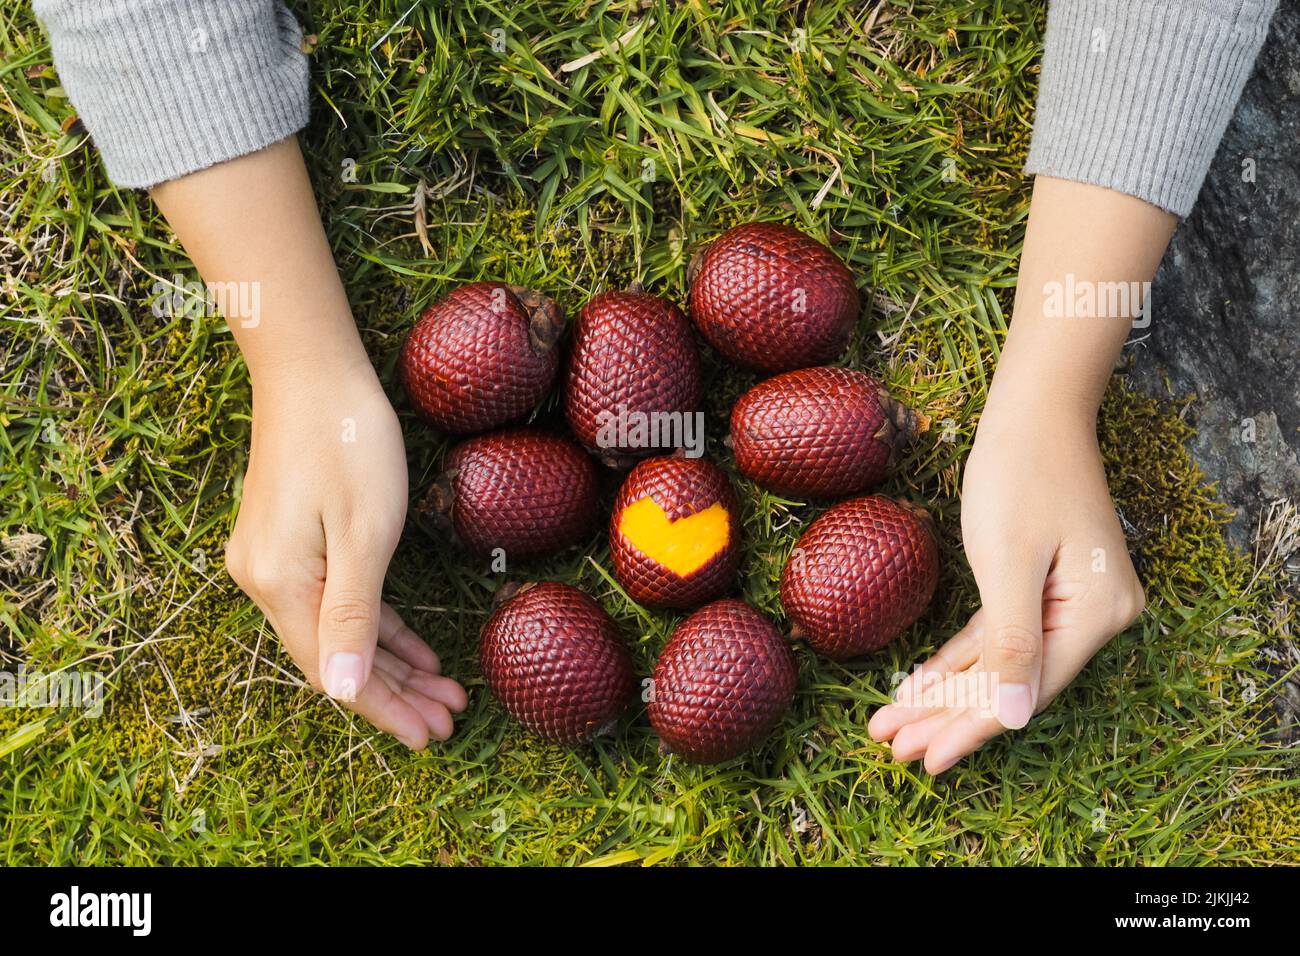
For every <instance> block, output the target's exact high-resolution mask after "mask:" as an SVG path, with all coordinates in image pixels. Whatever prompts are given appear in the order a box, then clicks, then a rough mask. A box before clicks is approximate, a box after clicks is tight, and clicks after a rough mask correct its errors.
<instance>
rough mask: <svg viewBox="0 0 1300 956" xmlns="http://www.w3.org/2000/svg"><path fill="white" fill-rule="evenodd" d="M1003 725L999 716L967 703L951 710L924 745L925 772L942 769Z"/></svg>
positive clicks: (937, 771) (1001, 731)
mask: <svg viewBox="0 0 1300 956" xmlns="http://www.w3.org/2000/svg"><path fill="white" fill-rule="evenodd" d="M1006 729H1007V728H1006V727H1004V726H1002V723H1001V721H1000V720H999V718H997V717H994V716H992V715H991V714H989V713H988V711H986V710H981V709H980V708H978V707H967V708H966V709H965V710H962V711H960V712H959V713H957V714H954V715H953V717H952V719H951V720H950V721H948V723H947V724H945V725H944V726H943V727H941V728H939V729H938V730H937V731H936V732H935V733H934V734H933V735H932V736H931V737H930V740H929V741H928V746H927V747H926V749H925V769H926V772H927V773H930V774H933V775H938V774H941V773H943V772H944V771H945V770H947V769H949V768H950V767H952V766H953V765H954V764H955V763H957V761H959V760H961V758H962V757H965V756H966V755H967V754H971V753H974V752H975V751H976V750H978V749H979V748H980V747H982V746H983V745H984V744H985V743H987V742H988V741H990V740H992V739H993V738H994V737H996V736H997V735H998V734H1000V733H1003V732H1004V731H1005V730H1006Z"/></svg>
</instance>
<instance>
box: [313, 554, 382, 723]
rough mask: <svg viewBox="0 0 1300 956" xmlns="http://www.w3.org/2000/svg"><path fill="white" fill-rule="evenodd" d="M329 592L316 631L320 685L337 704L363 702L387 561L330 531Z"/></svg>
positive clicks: (327, 587)
mask: <svg viewBox="0 0 1300 956" xmlns="http://www.w3.org/2000/svg"><path fill="white" fill-rule="evenodd" d="M325 546H326V549H327V550H326V568H325V589H324V592H323V593H322V594H321V602H320V620H319V624H318V626H317V631H316V642H317V645H318V647H319V653H320V662H321V683H322V685H323V686H324V688H325V693H327V694H329V695H330V696H331V697H333V698H334V699H335V700H341V701H354V700H358V699H360V694H361V691H362V690H363V689H364V688H365V686H366V682H367V681H368V680H369V678H370V669H371V667H372V666H373V664H374V657H375V644H376V642H377V641H378V640H379V619H380V615H381V608H382V606H383V602H382V600H381V598H380V592H381V590H382V589H383V585H384V570H385V568H386V567H387V566H388V556H387V555H381V554H377V553H376V552H375V549H373V548H357V547H355V546H353V547H349V546H348V542H347V541H335V540H331V539H330V537H329V529H326V542H325Z"/></svg>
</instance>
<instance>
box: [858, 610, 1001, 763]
mask: <svg viewBox="0 0 1300 956" xmlns="http://www.w3.org/2000/svg"><path fill="white" fill-rule="evenodd" d="M983 620H984V612H983V609H980V610H977V611H976V612H975V613H974V614H972V615H971V618H970V620H969V621H967V622H966V626H965V627H963V628H962V629H961V630H960V631H958V632H957V633H956V634H954V635H953V636H952V637H950V638H949V639H948V640H947V641H946V642H945V643H944V645H943V646H942V647H941V648H939V650H938V651H936V652H935V653H934V654H932V655H931V656H930V658H929V659H928V660H926V661H925V663H923V664H921V665H919V666H918V667H917V668H916V669H915V670H913V671H912V673H910V674H908V675H907V677H906V678H904V679H903V681H902V682H901V683H900V684H899V685H898V689H897V690H896V691H895V692H894V702H893V703H892V704H886V705H885V706H884V707H881V708H880V709H879V710H877V711H876V712H875V713H874V714H873V715H872V716H871V720H870V722H868V724H867V733H869V734H870V735H871V737H872V739H873V740H877V741H885V740H890V739H892V738H893V736H894V734H896V733H897V732H898V730H899V728H901V727H902V726H904V725H905V724H909V723H912V722H914V721H917V720H923V719H925V718H926V717H929V716H930V715H931V714H934V713H936V712H937V711H938V710H941V709H943V707H944V706H945V705H943V704H942V695H940V694H936V693H935V691H936V690H940V691H941V690H942V688H941V687H936V685H938V684H939V682H940V681H942V680H944V679H946V678H947V677H948V675H950V674H952V673H955V672H960V671H964V670H965V669H966V668H968V667H970V666H971V665H972V664H974V663H975V661H976V660H978V659H979V655H980V650H981V649H982V646H983V640H984V631H983V629H982V626H983Z"/></svg>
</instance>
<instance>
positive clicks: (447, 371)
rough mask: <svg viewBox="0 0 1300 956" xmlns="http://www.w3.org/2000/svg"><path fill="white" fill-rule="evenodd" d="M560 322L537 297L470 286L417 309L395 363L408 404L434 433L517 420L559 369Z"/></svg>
mask: <svg viewBox="0 0 1300 956" xmlns="http://www.w3.org/2000/svg"><path fill="white" fill-rule="evenodd" d="M563 329H564V316H563V315H562V314H561V313H560V310H559V309H558V308H557V307H556V305H555V303H554V302H553V301H551V300H550V299H548V298H546V297H545V296H543V295H539V294H538V293H536V292H531V291H529V290H528V289H524V288H521V287H519V286H513V285H505V284H503V283H500V282H472V283H470V284H469V285H463V286H461V287H460V288H458V289H456V290H455V291H453V292H452V293H451V294H450V295H448V296H447V297H446V298H445V299H443V300H442V301H440V302H437V303H435V304H433V305H431V306H429V308H427V309H426V310H425V311H424V314H423V315H421V316H420V320H419V321H418V322H416V323H415V327H414V328H412V329H411V332H410V334H409V335H407V337H406V342H405V344H403V346H402V355H401V359H400V361H399V364H398V368H399V371H400V374H401V379H402V385H403V387H404V388H405V389H406V393H407V395H409V396H410V398H411V404H412V405H414V406H415V409H416V411H418V412H419V413H420V414H421V415H422V416H423V417H424V419H425V420H426V421H428V422H429V423H430V424H432V425H433V426H434V427H435V428H439V429H441V430H442V431H445V432H450V433H452V434H468V433H471V432H481V431H487V430H488V429H491V428H498V427H500V426H501V425H507V424H509V423H510V422H513V421H516V420H517V419H519V418H522V417H523V416H524V415H526V414H528V412H530V411H532V409H534V408H535V407H536V406H537V404H538V403H539V402H540V401H541V400H542V399H543V398H545V397H546V392H547V390H548V389H550V387H551V382H552V381H554V379H555V372H556V369H557V367H558V366H559V357H558V355H557V354H556V350H555V343H556V341H557V340H558V339H559V337H560V333H561V332H562V331H563Z"/></svg>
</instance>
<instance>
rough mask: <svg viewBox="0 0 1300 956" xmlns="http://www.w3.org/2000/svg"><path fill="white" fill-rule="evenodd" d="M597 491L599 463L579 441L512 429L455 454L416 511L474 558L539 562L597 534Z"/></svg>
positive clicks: (463, 445)
mask: <svg viewBox="0 0 1300 956" xmlns="http://www.w3.org/2000/svg"><path fill="white" fill-rule="evenodd" d="M597 493H598V482H597V477H596V463H595V462H594V461H592V459H591V456H589V455H588V454H587V453H586V452H584V451H583V450H582V449H581V448H579V447H578V445H577V444H576V443H575V442H573V441H570V440H569V439H567V438H563V437H561V436H559V435H551V434H548V433H546V432H541V431H530V430H524V429H509V430H507V431H502V432H493V433H492V434H489V435H479V436H477V437H475V438H469V439H466V440H465V441H463V442H461V443H460V444H459V445H457V446H456V447H455V448H454V449H452V452H451V454H450V455H448V456H447V461H446V464H445V466H444V468H443V472H442V474H441V475H440V476H439V477H438V480H437V481H435V482H434V484H433V486H432V487H431V488H430V489H429V493H428V495H427V496H426V497H425V498H424V500H423V501H421V502H420V503H419V504H418V505H416V514H417V516H418V517H421V518H425V519H428V520H430V521H431V523H432V524H433V525H434V526H435V527H437V528H439V529H440V530H442V531H444V532H450V533H451V534H452V535H453V536H454V538H455V540H456V541H457V542H458V543H459V544H460V545H461V546H462V547H463V548H465V550H466V551H468V552H470V553H471V554H487V553H488V552H490V551H492V550H494V549H496V548H501V549H502V550H503V551H504V552H505V555H506V559H507V560H516V559H527V558H537V557H542V556H545V555H550V554H554V553H555V552H557V551H561V550H563V549H564V548H567V547H569V546H571V545H575V544H578V543H579V542H580V541H582V540H583V539H584V538H586V537H587V535H589V534H590V533H591V532H592V531H593V530H594V529H595V526H596V509H595V502H596V497H597Z"/></svg>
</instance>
